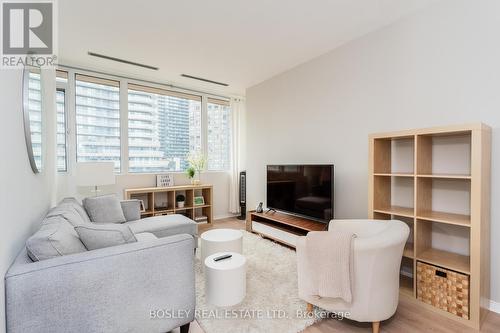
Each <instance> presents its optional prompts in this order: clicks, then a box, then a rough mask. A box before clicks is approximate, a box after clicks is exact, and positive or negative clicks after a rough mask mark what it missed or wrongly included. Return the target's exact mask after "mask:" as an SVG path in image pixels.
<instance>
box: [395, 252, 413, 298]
mask: <svg viewBox="0 0 500 333" xmlns="http://www.w3.org/2000/svg"><path fill="white" fill-rule="evenodd" d="M414 278H415V274H414V264H413V260H411V259H408V258H404V257H403V259H402V260H401V271H400V273H399V288H400V292H401V293H403V294H405V295H407V296H410V297H413V296H414Z"/></svg>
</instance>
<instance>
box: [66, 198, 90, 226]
mask: <svg viewBox="0 0 500 333" xmlns="http://www.w3.org/2000/svg"><path fill="white" fill-rule="evenodd" d="M61 203H65V204H69V205H71V206H72V207H73V208H74V209H75V210H76V211H77V212H78V214H80V216H81V217H82V219H83V222H85V223H88V222H90V218H89V215H88V214H87V212H86V211H85V208H83V206H82V204H81V203H80V202H79V201H78V200H76V198H73V197H68V198H64V199H62V200H61Z"/></svg>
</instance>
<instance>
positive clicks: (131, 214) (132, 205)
mask: <svg viewBox="0 0 500 333" xmlns="http://www.w3.org/2000/svg"><path fill="white" fill-rule="evenodd" d="M120 205H121V206H122V210H123V215H124V216H125V220H127V222H131V221H137V220H140V219H141V202H140V200H137V199H131V200H122V201H120Z"/></svg>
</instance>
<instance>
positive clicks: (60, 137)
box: [56, 90, 67, 172]
mask: <svg viewBox="0 0 500 333" xmlns="http://www.w3.org/2000/svg"><path fill="white" fill-rule="evenodd" d="M56 105H57V171H61V172H64V171H67V161H66V100H65V91H64V90H57V91H56Z"/></svg>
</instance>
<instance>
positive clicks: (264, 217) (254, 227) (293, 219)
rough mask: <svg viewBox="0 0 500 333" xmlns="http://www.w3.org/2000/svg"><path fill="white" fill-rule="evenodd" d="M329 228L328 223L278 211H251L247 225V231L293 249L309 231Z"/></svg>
mask: <svg viewBox="0 0 500 333" xmlns="http://www.w3.org/2000/svg"><path fill="white" fill-rule="evenodd" d="M327 227H328V224H326V223H321V222H318V221H314V220H310V219H307V218H304V217H298V216H294V215H289V214H285V213H280V212H276V211H267V212H265V213H257V212H255V211H250V212H249V214H248V216H247V224H246V228H247V231H250V232H253V233H255V234H259V235H261V236H263V237H265V238H269V239H272V240H274V241H276V242H279V243H281V244H284V245H287V246H289V247H293V248H295V246H296V241H297V238H298V237H300V236H305V235H307V233H308V232H309V231H324V230H326V229H327Z"/></svg>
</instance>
